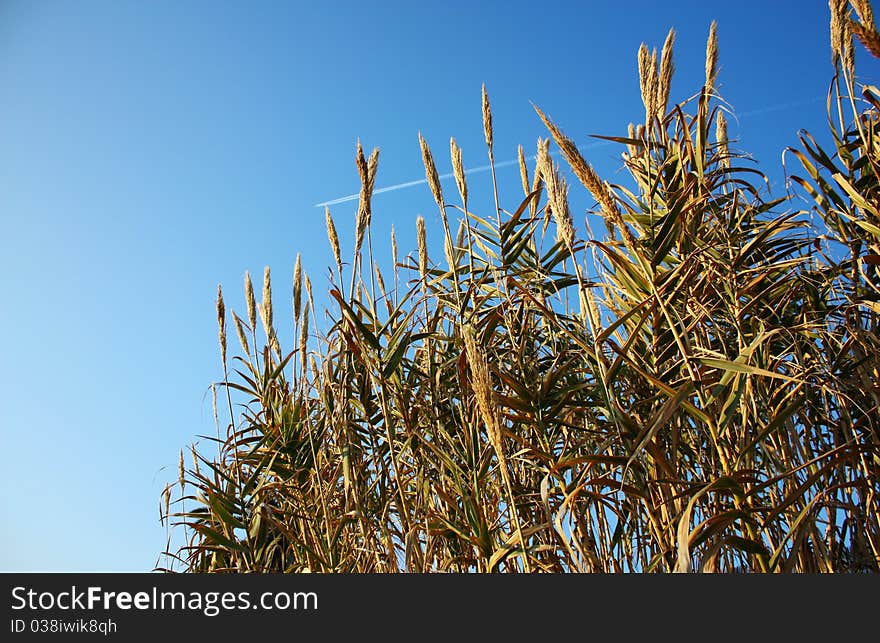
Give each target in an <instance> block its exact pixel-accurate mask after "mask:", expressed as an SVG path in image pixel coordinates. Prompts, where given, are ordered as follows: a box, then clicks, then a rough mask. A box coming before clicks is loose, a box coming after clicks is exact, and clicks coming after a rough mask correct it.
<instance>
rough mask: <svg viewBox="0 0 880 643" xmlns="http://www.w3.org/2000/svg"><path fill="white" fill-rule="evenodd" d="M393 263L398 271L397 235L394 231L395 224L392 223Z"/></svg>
mask: <svg viewBox="0 0 880 643" xmlns="http://www.w3.org/2000/svg"><path fill="white" fill-rule="evenodd" d="M391 265H393V266H394V270H395V272H396V271H397V235H396V234H395V232H394V224H393V223H392V224H391Z"/></svg>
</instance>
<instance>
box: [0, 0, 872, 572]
mask: <svg viewBox="0 0 880 643" xmlns="http://www.w3.org/2000/svg"><path fill="white" fill-rule="evenodd" d="M712 19H717V20H718V25H719V26H718V35H719V51H720V64H721V71H720V77H719V84H720V91H721V93H722V95H723V96H724V97H725V99H726V100H727V101H728V102H729V103H730V105H731V106H732V108H733V109H734V110H735V111H736V113H737V114H739V115H740V118H739V121H735V120H733V119H731V121H732V122H731V125H730V133H731V137H732V138H738V139H739V143H738V145H737V146H738V147H740V148H742V149H744V150H746V151H748V152H750V153H751V154H752V155H753V156H754V157H755V159H756V160H758V161H759V162H760V163H761V166H762V169H764V170H765V171H766V172H767V173H768V174H769V175H770V178H771V180H772V181H773V188H774V190H782V189H784V185H783V183H782V177H783V174H782V171H781V153H782V150H783V149H784V147H785V146H787V145H792V144H795V143H796V141H797V139H796V134H797V130H798V128H806V129H809V130H810V131H812V132H815V133H817V134H819V135H820V138H824V132H825V129H826V128H825V125H824V123H825V113H824V99H825V96H826V93H827V89H828V84H829V81H830V78H831V73H832V68H831V63H830V51H829V47H828V9H827V3H826V2H824V1H822V0H791V1H780V0H771V1H762V2H751V1H746V2H708V1H705V0H704V1H694V2H684V1H680V2H675V1H671V0H670V1H668V2H649V1H635V0H630V1H629V2H626V3H621V2H612V3H609V2H601V3H600V2H545V3H535V2H518V1H510V2H480V3H473V2H443V3H429V2H363V1H361V2H334V3H324V2H318V3H315V2H309V3H305V2H302V3H300V2H292V1H291V2H248V3H244V2H239V3H227V2H196V1H188V2H171V1H150V2H127V1H114V2H95V1H86V0H82V1H78V2H61V1H49V0H45V1H42V2H32V1H20V2H19V1H13V0H4V2H2V3H0V301H2V306H0V337H2V338H3V348H2V351H0V366H2V368H0V437H2V443H0V444H2V447H3V454H4V456H5V457H4V462H3V466H2V468H0V481H2V493H0V571H13V570H23V571H52V570H54V571H148V570H150V569H152V568H153V566H154V565H155V564H156V562H157V556H158V553H159V552H160V551H161V550H162V549H163V548H164V546H165V530H164V528H163V527H161V526H160V525H159V520H158V499H159V496H160V494H161V491H162V489H163V486H164V484H165V482H166V481H168V480H173V479H175V478H176V475H177V473H176V470H177V454H178V450H179V449H180V448H181V447H185V446H186V445H188V444H189V443H190V442H191V441H192V440H194V439H196V436H197V435H199V434H213V433H214V427H213V421H212V417H211V402H210V393H209V386H210V384H211V382H212V381H215V380H216V379H217V378H219V377H220V376H221V370H220V360H219V355H218V350H217V340H216V337H217V332H216V318H215V311H214V301H215V299H214V298H215V293H216V287H217V284H218V283H222V284H223V285H224V292H225V293H226V296H227V307H228V308H234V309H235V310H238V311H241V309H242V307H241V302H242V299H243V297H242V293H241V290H242V288H241V283H242V277H243V274H244V272H245V270H250V271H251V274H252V275H255V276H256V279H257V282H258V283H259V279H260V275H261V274H262V271H263V267H264V266H265V265H269V266H271V268H272V274H273V279H274V281H273V289H274V292H275V310H276V313H275V318H276V320H279V322H280V323H281V325H282V331H281V338H282V343H284V341H285V339H286V337H288V336H289V334H290V333H289V330H284V328H283V320H284V318H285V315H284V314H283V313H284V311H289V310H290V294H289V292H290V287H289V284H290V281H291V276H292V273H293V263H294V258H295V256H296V253H297V252H301V253H302V259H303V265H304V268H305V269H306V271H307V272H308V273H309V274H310V275H311V277H312V281H313V282H314V284H315V291H316V295H317V296H318V297H317V298H318V301H319V307H320V302H321V301H323V297H322V296H321V293H323V292H324V290H325V287H326V283H327V282H326V275H327V269H328V267H329V266H330V264H331V263H332V258H331V255H330V252H329V248H328V245H327V241H326V235H325V229H324V215H323V210H322V209H320V208H316V207H315V204H316V203H319V202H322V201H328V200H331V199H335V198H338V197H341V196H344V195H347V194H351V193H353V192H356V191H357V189H358V186H359V184H358V179H357V172H356V169H355V164H354V150H355V144H356V141H357V140H358V138H360V139H361V141H362V142H363V144H364V147H365V148H367V151H368V152H369V149H370V148H372V147H373V146H379V147H380V148H381V150H382V151H381V157H380V164H379V174H378V179H377V182H376V187H377V188H382V187H383V186H388V185H394V184H397V183H403V182H408V181H412V180H414V179H420V178H423V177H424V170H423V168H422V165H421V158H420V153H419V147H418V139H417V134H418V132H419V131H421V132H422V134H423V135H424V136H425V138H426V139H427V140H428V142H429V143H430V144H431V146H432V147H433V149H434V154H435V158H436V159H437V162H438V165H439V168H440V171H441V172H446V171H449V152H448V149H449V147H448V146H449V137H450V136H455V137H456V139H457V141H458V142H459V144H460V145H461V147H462V148H463V151H464V161H465V166H466V167H477V166H480V165H484V164H485V163H486V150H485V145H484V142H483V133H482V122H481V112H480V87H481V85H482V83H484V82H485V83H486V85H487V88H488V91H489V95H490V99H491V101H492V109H493V116H494V123H495V149H496V158H497V159H498V160H500V161H504V160H507V159H513V158H515V156H516V146H517V145H518V144H523V146H524V147H525V148H526V150H527V151H528V152H529V153H533V150H534V146H535V140H536V139H537V137H538V136H546V135H547V132H546V131H545V130H544V128H543V126H542V125H541V123H540V121H539V119H538V118H537V116H536V115H535V113H534V111H533V109H532V106H531V103H535V104H537V105H539V106H540V107H541V108H542V109H543V110H544V111H545V112H546V113H547V114H548V115H549V116H550V117H551V118H552V119H554V121H556V122H557V123H558V124H559V125H560V126H561V127H562V128H563V130H565V131H566V132H567V133H568V134H569V135H570V136H572V138H574V139H575V140H576V142H577V143H578V144H581V145H589V144H590V140H591V139H590V138H589V135H590V134H610V135H622V134H623V133H625V131H626V125H627V123H629V122H630V121H638V120H639V119H640V118H641V117H643V108H642V106H641V101H640V98H639V88H638V76H637V72H636V69H637V67H636V51H637V49H638V46H639V44H640V43H641V42H642V41H645V42H647V43H648V44H649V45H652V46H657V47H658V48H659V47H660V46H662V44H663V39H664V38H665V35H666V32H667V30H668V29H669V27H675V28H676V30H677V33H678V38H677V43H676V49H675V62H676V68H677V73H676V76H675V78H674V80H673V86H672V99H673V100H680V99H683V98H686V97H688V96H690V95H691V94H693V93H694V92H696V91H698V90H699V87H700V85H701V83H702V79H703V57H704V51H705V41H706V35H707V33H708V28H709V24H710V22H711V20H712ZM858 53H859V58H858V61H859V67H858V71H859V73H860V75H862V76H865V77H866V78H868V79H871V80H873V81H875V82H876V80H877V79H878V78H880V74H878V73H877V72H878V66H877V65H876V63H874V62H873V61H867V60H865V59H864V58H865V57H864V56H861V53H862V52H861V51H859V52H858ZM620 151H621V150H620V149H618V148H616V147H614V146H608V145H605V146H596V147H592V148H588V149H586V150H585V152H584V153H585V155H586V156H587V158H588V159H589V160H591V161H592V162H594V164H595V165H596V167H597V169H599V171H600V173H602V174H603V175H604V176H605V177H606V178H608V179H610V180H611V181H615V177H616V176H618V174H617V173H618V170H619V166H620V163H619V159H620ZM498 179H499V182H500V185H501V198H502V205H503V206H506V207H507V208H509V209H513V208H515V207H516V206H517V205H518V203H519V201H520V199H521V198H522V193H521V191H520V188H519V178H518V172H517V170H516V168H515V167H505V168H501V169H499V171H498ZM472 180H473V183H472V190H473V191H474V193H475V195H476V196H475V197H474V199H473V200H472V204H471V205H472V207H474V208H475V209H477V210H480V209H482V211H484V212H489V211H491V207H492V206H491V203H490V200H489V198H488V192H487V191H486V187H487V183H486V182H487V181H488V175H487V174H485V173H484V174H479V175H477V174H474V175H473V176H472ZM446 185H448V186H449V188H448V189H449V191H450V192H449V193H450V194H454V188H453V185H454V184H453V183H452V182H447V183H446ZM572 193H573V195H575V196H574V198H575V201H574V202H573V203H575V204H580V205H582V207H580V208H579V209H577V208H575V209H574V210H573V211H574V212H581V213H583V210H584V208H585V207H586V206H588V205H590V204H589V202H588V201H587V199H586V198H585V197H584V196H583V190H582V189H581V188H579V187H577V186H574V187H573V188H572ZM505 194H509V195H510V197H509V198H505ZM480 198H482V199H483V200H482V202H480V201H479V199H480ZM577 199H580V200H581V201H580V202H579V201H577ZM355 206H356V204H355V203H344V204H340V205H337V206H334V207H333V208H332V211H333V214H334V217H335V219H336V224H337V227H338V228H339V232H340V237H341V241H342V244H343V251H344V253H347V254H346V256H349V255H350V252H351V244H352V237H353V217H354V210H355ZM418 213H422V214H424V215H425V216H426V219H427V221H428V224H429V230H428V234H429V239H430V238H431V237H432V233H434V234H433V238H435V239H436V238H439V234H438V229H439V222H438V218H437V215H436V208H435V207H434V205H433V201H432V200H431V197H430V193H429V191H428V189H427V187H426V186H425V185H417V186H415V187H410V188H407V189H401V190H398V191H393V192H388V193H385V194H379V195H377V196H376V197H375V199H374V203H373V224H374V232H373V235H374V239H376V240H383V239H387V238H388V233H389V230H390V226H391V225H392V224H393V225H394V226H395V228H396V229H397V231H398V238H399V243H400V248H401V254H402V255H403V254H406V252H407V251H409V250H411V249H412V248H413V247H414V238H415V217H416V215H417V214H418ZM575 218H576V222H577V221H580V224H579V226H580V225H581V224H582V222H583V216H582V214H581V216H580V217H575ZM580 229H581V230H582V229H583V228H582V227H580ZM376 245H377V246H382V245H384V246H387V242H384V241H377V242H376ZM431 246H432V248H439V246H436V245H435V244H433V243H432V244H431ZM385 254H386V255H387V253H385ZM438 254H440V253H438ZM289 317H290V316H289V314H288V315H287V316H286V318H287V319H288V320H289ZM318 323H319V324H321V323H323V320H322V319H319V322H318ZM285 333H287V335H285ZM231 341H232V342H233V343H234V338H233V339H232V340H231Z"/></svg>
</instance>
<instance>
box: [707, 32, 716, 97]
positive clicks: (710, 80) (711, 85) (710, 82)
mask: <svg viewBox="0 0 880 643" xmlns="http://www.w3.org/2000/svg"><path fill="white" fill-rule="evenodd" d="M717 80H718V23H717V22H715V21H714V20H713V21H712V24H711V25H710V27H709V39H708V40H707V41H706V91H707V92H708V93H711V92H712V91H714V90H715V82H716V81H717Z"/></svg>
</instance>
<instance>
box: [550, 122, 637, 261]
mask: <svg viewBox="0 0 880 643" xmlns="http://www.w3.org/2000/svg"><path fill="white" fill-rule="evenodd" d="M535 110H536V111H537V112H538V116H540V117H541V120H542V121H544V124H545V125H546V126H547V129H549V130H550V133H551V134H552V135H553V139H554V140H555V141H556V144H557V145H558V146H559V148H560V149H561V150H562V153H563V155H564V156H565V159H566V161H568V164H569V166H570V167H571V169H572V170H573V171H574V173H575V176H577V177H578V179H579V180H580V182H581V183H582V184H583V186H584V187H585V188H587V190H589V192H590V194H592V195H593V198H594V199H596V201H598V202H599V205H600V206H601V207H602V211H603V213H604V215H605V217H606V219H607V220H608V221H609V222H610V223H611V224H613V225H614V226H616V227H617V228H618V229H619V230H620V234H621V236H623V240H624V243H625V244H626V246H627V247H628V248H629V250H630V252H635V246H636V240H635V237H634V236H633V234H632V231H630V229H629V227H627V225H626V223H625V222H624V221H623V217H622V216H621V214H620V210H618V208H617V204H616V202H615V200H614V194H613V192H612V191H611V188H610V186H609V185H608V184H607V183H606V182H604V181H602V180H601V179H599V176H598V175H597V174H596V171H595V170H594V169H593V167H592V166H591V165H590V164H589V163H587V162H586V161H585V160H584V158H583V157H582V156H581V153H580V152H579V151H578V149H577V146H576V145H575V144H574V142H573V141H572V140H571V139H570V138H568V137H567V136H565V134H563V133H562V131H561V130H560V129H559V128H558V127H557V126H556V125H554V124H553V122H551V121H550V119H548V118H547V117H546V116H545V115H544V113H543V112H542V111H541V110H540V109H538V108H537V107H535Z"/></svg>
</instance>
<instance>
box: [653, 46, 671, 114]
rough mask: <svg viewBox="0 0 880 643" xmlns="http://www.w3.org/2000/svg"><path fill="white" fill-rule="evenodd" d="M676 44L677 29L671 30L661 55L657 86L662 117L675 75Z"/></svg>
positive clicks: (667, 104) (658, 104)
mask: <svg viewBox="0 0 880 643" xmlns="http://www.w3.org/2000/svg"><path fill="white" fill-rule="evenodd" d="M674 44H675V29H670V30H669V34H668V35H667V36H666V42H664V43H663V51H662V53H661V54H660V78H659V81H658V84H657V109H658V110H659V111H660V116H661V117H662V116H664V115H665V114H666V109H667V107H668V106H669V90H670V88H671V87H672V74H673V73H675V65H674V64H673V62H672V47H673V45H674Z"/></svg>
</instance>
